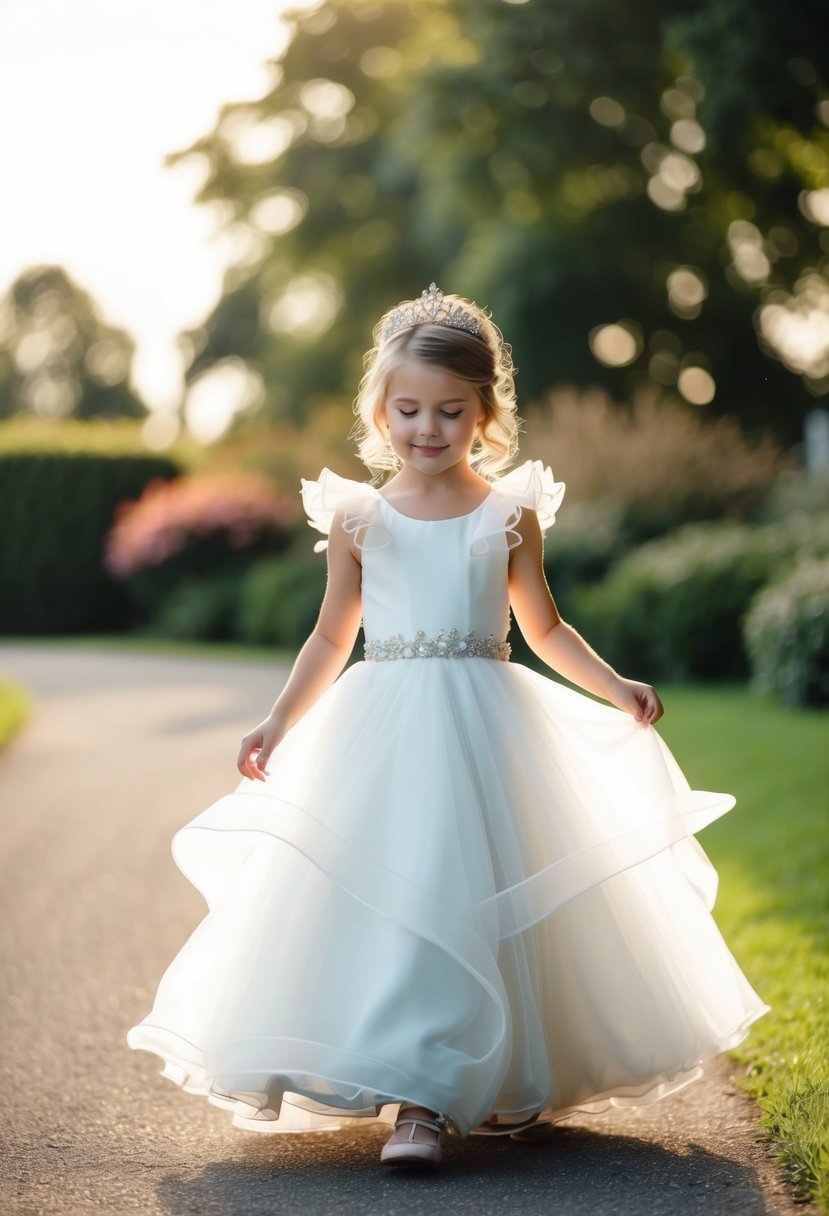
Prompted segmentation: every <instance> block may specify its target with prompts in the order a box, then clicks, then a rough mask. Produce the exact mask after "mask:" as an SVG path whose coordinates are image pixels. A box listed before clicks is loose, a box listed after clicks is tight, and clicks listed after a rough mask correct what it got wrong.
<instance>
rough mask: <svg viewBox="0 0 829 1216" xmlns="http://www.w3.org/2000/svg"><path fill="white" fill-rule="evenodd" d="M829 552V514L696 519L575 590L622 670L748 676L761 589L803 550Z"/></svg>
mask: <svg viewBox="0 0 829 1216" xmlns="http://www.w3.org/2000/svg"><path fill="white" fill-rule="evenodd" d="M822 556H829V517H826V516H818V517H816V518H814V519H810V518H809V517H808V516H804V515H798V516H794V517H792V519H790V520H787V521H785V522H783V523H779V524H773V525H768V526H766V527H763V528H751V527H747V526H743V525H734V524H708V525H695V524H692V525H689V526H687V527H685V528H681V529H679V530H678V531H677V532H674V533H671V534H669V535H668V536H666V537H662V538H661V539H659V540H656V541H650V542H649V543H648V544H645V545H643V546H642V547H641V548H639V549H637V550H635V551H634V552H633V553H631V554H629V555H628V556H627V557H625V558H623V559H622V561H621V562H620V563H619V564H618V565H617V566H616V567H615V568H614V569H613V571H612V572H611V573H610V575H609V576H608V577H607V578H606V579H605V580H604V581H603V582H601V583H599V584H597V585H596V586H594V587H588V588H585V589H583V590H581V591H579V592H578V593H577V594H576V596H575V598H574V613H573V620H574V623H575V624H576V625H577V626H578V628H580V629H581V630H583V632H584V633H585V634H586V636H587V637H588V639H589V640H590V642H591V643H592V644H593V645H595V647H596V648H597V650H598V651H599V652H600V653H601V654H602V655H603V656H604V657H605V658H607V660H608V661H609V662H610V663H611V664H613V665H614V666H616V667H619V668H620V669H621V670H622V671H623V672H631V673H638V674H639V675H640V676H641V678H645V679H656V678H657V677H658V678H667V679H680V680H681V679H702V680H712V679H734V678H742V677H744V676H746V675H747V674H748V669H749V664H748V656H747V653H746V649H745V645H744V643H743V638H742V630H741V622H742V618H743V616H744V615H745V613H746V612H747V610H748V608H749V605H750V603H751V601H752V599H753V597H754V596H755V595H756V594H757V592H758V591H759V590H760V589H761V588H762V587H764V586H765V585H766V584H767V583H769V582H770V581H771V580H772V579H773V578H775V577H777V576H779V574H780V572H781V570H785V569H786V568H790V567H791V566H792V565H793V564H794V563H795V562H796V561H798V560H800V559H802V558H803V557H822Z"/></svg>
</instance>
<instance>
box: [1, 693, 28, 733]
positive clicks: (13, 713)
mask: <svg viewBox="0 0 829 1216" xmlns="http://www.w3.org/2000/svg"><path fill="white" fill-rule="evenodd" d="M29 708H30V705H29V698H28V696H27V695H26V693H25V692H24V691H23V689H22V688H20V687H18V685H17V684H12V683H11V681H10V680H0V747H5V745H6V744H7V743H8V741H9V739H11V737H12V735H13V734H14V733H15V731H16V730H18V728H19V727H21V726H22V725H23V723H24V722H25V721H26V718H27V717H28V716H29Z"/></svg>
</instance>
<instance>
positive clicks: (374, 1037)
mask: <svg viewBox="0 0 829 1216" xmlns="http://www.w3.org/2000/svg"><path fill="white" fill-rule="evenodd" d="M563 489H564V487H563V486H561V485H559V484H557V483H555V482H554V481H553V477H552V473H551V472H550V470H549V469H544V468H543V466H542V465H541V463H540V462H538V461H537V462H534V463H531V462H527V463H526V464H525V465H522V466H521V467H520V468H518V469H516V470H514V471H513V472H511V473H509V474H507V475H506V476H504V477H502V478H500V479H499V480H497V481H496V482H495V483H494V484H493V488H492V490H491V493H490V495H489V497H488V498H487V499H486V500H485V501H484V502H483V503H482V504H481V505H480V506H479V507H478V508H477V509H476V510H474V511H472V512H470V513H469V514H467V515H463V516H460V517H457V518H453V519H444V520H434V521H432V520H429V521H425V520H417V519H412V518H409V517H407V516H405V515H402V514H401V513H400V512H399V511H397V510H396V509H395V508H394V507H392V506H391V505H390V504H389V503H388V502H386V500H385V499H384V498H383V497H382V495H381V494H380V493H379V492H378V491H377V490H376V489H374V488H373V487H371V486H368V485H366V484H363V483H359V482H353V481H348V480H345V479H343V478H341V477H338V476H336V475H335V474H333V473H331V472H330V471H329V470H327V469H325V470H323V472H322V474H321V475H320V478H319V480H318V481H316V482H307V481H306V482H303V500H304V503H305V507H306V510H307V512H308V514H309V516H310V520H311V523H312V525H313V526H315V527H317V528H318V529H319V530H320V531H323V532H327V531H328V529H329V527H330V525H331V521H332V517H333V514H334V512H335V511H336V510H338V509H341V510H343V511H344V512H345V519H344V527H345V528H346V530H347V531H349V532H351V533H352V534H353V535H354V537H355V540H356V543H357V544H358V545H359V547H360V548H361V550H362V554H361V556H362V563H363V573H362V580H363V581H362V598H363V624H364V630H365V636H366V641H367V644H368V653H369V654H372V655H374V656H375V657H374V658H372V659H370V660H366V661H361V662H358V663H356V664H354V665H353V666H352V667H350V668H349V669H348V670H346V671H345V672H344V673H343V674H342V675H341V676H340V678H339V679H338V680H337V681H336V682H335V683H334V684H333V685H332V687H331V688H330V689H329V690H328V691H327V692H326V693H325V694H324V695H323V696H322V697H321V699H320V700H319V701H318V702H317V704H316V705H315V706H314V707H313V709H311V710H310V711H309V712H308V713H307V714H306V715H305V716H304V717H303V718H302V719H301V720H300V721H299V722H298V723H297V724H296V725H295V726H294V727H293V728H292V729H291V731H290V732H289V733H288V735H287V736H286V738H285V739H284V740H283V742H282V743H281V744H280V745H279V747H278V748H277V750H276V751H275V752H274V754H273V756H272V758H271V760H270V762H269V768H270V776H269V777H268V778H267V780H266V782H264V783H261V782H255V781H252V780H250V779H248V778H243V779H242V780H241V782H240V784H239V785H238V786H237V787H236V789H235V790H234V791H233V792H232V793H228V794H226V795H225V796H223V797H221V798H219V800H218V801H217V802H215V803H214V804H213V805H212V806H210V807H208V809H207V810H205V811H204V812H202V813H201V814H200V815H198V816H197V817H196V818H195V819H194V820H193V821H192V822H191V823H189V824H187V825H186V826H185V827H183V828H181V829H180V830H179V831H178V832H177V833H176V835H175V837H174V839H173V855H174V857H175V860H176V863H177V864H178V866H179V867H180V869H181V870H182V872H183V873H184V874H185V875H186V877H187V878H188V879H189V880H190V881H191V882H192V883H193V884H194V885H195V886H196V887H197V888H198V889H199V890H200V891H201V892H202V894H203V895H204V897H205V899H206V901H207V904H208V907H209V912H208V914H207V916H206V917H205V918H204V920H203V921H202V922H201V923H200V924H199V925H198V927H197V928H196V930H195V932H194V933H193V934H192V936H191V937H190V939H189V940H188V941H187V942H186V943H185V945H184V946H183V948H182V949H181V951H180V952H179V953H178V955H177V956H176V957H175V958H174V959H173V961H172V963H171V964H170V966H169V967H168V969H167V971H166V973H165V975H164V976H163V978H162V980H161V983H160V986H159V988H158V992H157V995H156V999H155V1003H154V1007H153V1009H152V1012H151V1013H150V1014H149V1015H148V1016H147V1017H146V1018H145V1019H144V1020H143V1021H142V1022H140V1023H139V1024H138V1025H137V1026H134V1027H133V1028H132V1029H131V1030H130V1031H129V1034H128V1038H127V1041H128V1043H129V1046H130V1047H134V1048H139V1049H141V1050H144V1051H150V1052H154V1053H156V1054H157V1055H159V1056H160V1057H161V1058H162V1059H163V1060H164V1062H165V1067H164V1071H163V1075H164V1076H166V1077H169V1078H170V1079H172V1080H173V1081H175V1082H177V1083H178V1084H179V1085H181V1086H182V1087H183V1088H184V1089H185V1090H187V1091H188V1092H191V1093H197V1094H203V1095H206V1096H207V1097H209V1099H210V1101H211V1102H214V1103H216V1104H218V1105H220V1106H224V1107H227V1108H228V1109H229V1110H230V1111H232V1113H233V1121H234V1123H235V1124H236V1125H237V1126H240V1127H245V1128H249V1129H251V1130H260V1131H296V1130H308V1129H323V1128H331V1127H336V1126H339V1125H340V1124H341V1123H342V1119H343V1116H345V1117H346V1118H347V1117H350V1116H363V1117H365V1116H369V1117H379V1118H381V1119H384V1120H388V1119H390V1118H392V1117H393V1115H394V1113H395V1112H394V1108H393V1105H392V1104H394V1103H396V1102H398V1101H399V1100H401V1099H406V1100H410V1101H414V1102H418V1103H422V1104H423V1105H424V1106H426V1107H428V1108H430V1109H432V1110H437V1111H440V1112H443V1113H444V1114H446V1115H447V1116H448V1117H449V1119H450V1120H451V1122H452V1124H453V1125H454V1127H455V1129H456V1130H457V1131H458V1132H460V1133H461V1134H467V1133H468V1132H469V1131H470V1130H471V1129H472V1128H473V1127H475V1125H476V1124H478V1123H479V1122H481V1121H482V1120H483V1119H484V1118H485V1116H486V1115H487V1114H488V1113H489V1112H490V1111H499V1112H503V1113H507V1112H519V1111H522V1112H523V1111H528V1110H529V1111H535V1110H543V1111H545V1112H547V1113H548V1114H549V1115H551V1117H553V1118H561V1117H564V1116H565V1115H567V1114H570V1113H572V1112H573V1111H575V1110H599V1109H603V1108H606V1107H607V1106H608V1105H610V1104H619V1103H624V1102H634V1103H638V1102H650V1101H654V1100H655V1099H657V1098H660V1097H662V1096H664V1095H665V1094H666V1093H669V1092H670V1091H672V1090H675V1089H677V1088H679V1087H680V1086H681V1085H683V1084H685V1083H687V1082H688V1081H689V1080H692V1079H693V1078H695V1077H697V1076H699V1074H700V1063H701V1061H703V1060H706V1059H708V1058H710V1057H712V1056H715V1055H717V1054H718V1053H719V1052H721V1051H723V1050H724V1049H726V1048H729V1047H731V1046H733V1045H734V1044H736V1043H737V1042H739V1041H740V1040H741V1039H742V1038H743V1037H744V1036H745V1034H746V1031H747V1028H748V1026H749V1024H750V1023H751V1022H753V1021H754V1019H755V1018H758V1017H759V1016H761V1015H762V1014H763V1013H764V1012H766V1010H767V1008H768V1007H767V1006H766V1005H765V1004H764V1003H763V1002H762V1001H761V1000H760V998H759V997H758V996H757V994H756V993H755V992H754V991H753V989H752V988H751V987H750V985H749V983H748V982H747V980H746V978H745V976H744V975H743V974H742V972H741V971H740V969H739V967H738V965H737V963H736V962H735V960H734V958H733V957H732V955H731V954H730V952H729V950H728V948H727V946H726V944H725V942H724V941H723V939H722V937H721V935H720V933H719V931H718V929H717V927H716V925H715V923H714V920H713V918H712V916H711V913H710V909H711V907H712V905H713V902H714V895H715V892H716V884H717V876H716V872H715V870H714V868H713V866H712V865H711V863H710V862H709V860H708V858H707V857H706V855H705V853H704V852H703V850H702V849H701V847H700V846H699V844H698V843H697V841H696V840H695V839H694V838H693V835H692V833H694V832H696V831H698V830H699V829H700V828H702V827H704V826H705V825H706V824H708V823H710V822H711V821H712V820H713V819H715V818H717V817H718V816H719V815H722V814H723V813H724V812H726V811H728V810H729V809H730V808H731V807H732V806H733V804H734V799H733V798H732V797H730V796H729V795H727V794H719V793H708V792H703V791H693V790H691V789H689V787H688V783H687V781H686V780H685V778H684V777H683V775H682V773H681V772H680V770H679V768H678V766H677V764H676V762H675V760H674V759H673V757H672V755H671V754H670V752H669V751H668V749H667V747H666V746H665V744H664V743H663V741H662V739H661V738H660V736H659V735H658V734H657V732H656V730H654V728H653V727H646V726H641V725H637V724H636V722H635V721H634V720H633V718H632V717H631V716H630V715H629V714H626V713H623V712H622V711H620V710H617V709H615V708H612V707H610V706H608V705H605V704H599V703H597V702H595V701H593V700H592V699H590V698H588V697H586V696H583V695H581V694H579V693H576V692H573V691H571V690H569V689H568V688H565V687H563V686H562V685H560V684H558V683H556V682H555V681H553V680H551V679H549V678H547V677H545V676H542V675H538V674H536V673H535V672H533V671H531V670H529V669H528V668H526V667H523V666H521V665H519V664H516V663H510V662H505V661H503V654H504V647H503V640H504V639H505V638H506V635H507V631H508V628H509V604H508V594H507V563H508V558H509V550H510V548H512V547H514V546H515V544H517V543H520V540H521V538H520V536H519V535H518V533H516V532H515V531H514V526H515V524H516V522H517V520H518V519H519V518H520V514H521V510H522V509H523V508H532V509H534V510H536V511H537V512H538V516H539V520H540V522H541V525H542V528H546V527H547V526H549V524H551V523H552V522H553V520H554V517H555V510H556V507H557V506H558V503H559V501H560V499H561V495H562V493H563ZM322 544H323V542H321V545H322ZM317 547H318V548H319V547H320V546H319V545H318V546H317ZM453 631H454V632H453ZM487 639H488V640H487ZM488 654H491V655H492V656H493V657H487V655H488ZM499 655H500V656H501V657H498V656H499Z"/></svg>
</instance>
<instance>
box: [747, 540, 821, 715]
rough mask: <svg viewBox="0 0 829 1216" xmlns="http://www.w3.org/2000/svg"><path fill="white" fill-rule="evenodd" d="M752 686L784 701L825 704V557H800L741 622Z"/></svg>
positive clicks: (762, 594)
mask: <svg viewBox="0 0 829 1216" xmlns="http://www.w3.org/2000/svg"><path fill="white" fill-rule="evenodd" d="M744 636H745V644H746V648H747V650H748V654H749V657H750V660H751V671H752V679H753V683H754V685H755V686H756V687H757V688H758V689H760V690H761V691H765V692H774V693H776V694H777V696H778V697H779V698H780V700H781V701H783V702H784V703H785V704H787V705H827V704H829V558H822V559H820V560H811V561H803V562H801V563H799V564H798V565H797V566H795V568H794V569H793V570H792V571H791V573H790V574H789V575H788V576H787V577H786V578H784V579H782V580H781V581H780V582H778V583H775V584H773V585H772V586H770V587H767V588H766V589H765V590H764V591H762V592H761V593H760V594H759V595H758V596H757V597H756V599H755V600H754V602H753V603H752V605H751V609H750V611H749V613H748V616H747V617H746V621H745V629H744Z"/></svg>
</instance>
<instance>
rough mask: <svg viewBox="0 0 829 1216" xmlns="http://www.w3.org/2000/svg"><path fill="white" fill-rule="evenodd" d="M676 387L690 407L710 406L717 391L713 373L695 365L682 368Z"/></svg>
mask: <svg viewBox="0 0 829 1216" xmlns="http://www.w3.org/2000/svg"><path fill="white" fill-rule="evenodd" d="M676 386H677V388H678V389H679V391H680V392H681V393H682V396H683V397H684V398H685V400H686V401H687V402H688V403H689V404H690V405H708V404H709V402H711V401H713V400H714V395H715V393H716V391H717V385H716V383H715V381H714V377H713V376H712V375H711V373H710V372H708V371H706V370H705V368H704V367H698V366H695V365H693V364H691V365H690V366H688V367H683V368H682V370H681V371H680V373H679V376H678V377H677V382H676Z"/></svg>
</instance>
